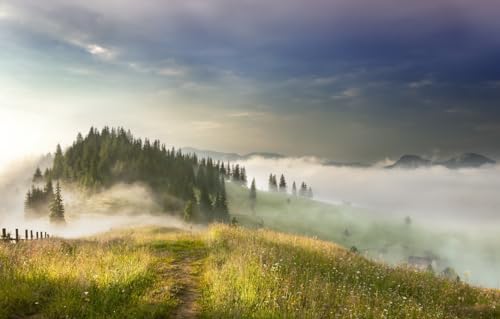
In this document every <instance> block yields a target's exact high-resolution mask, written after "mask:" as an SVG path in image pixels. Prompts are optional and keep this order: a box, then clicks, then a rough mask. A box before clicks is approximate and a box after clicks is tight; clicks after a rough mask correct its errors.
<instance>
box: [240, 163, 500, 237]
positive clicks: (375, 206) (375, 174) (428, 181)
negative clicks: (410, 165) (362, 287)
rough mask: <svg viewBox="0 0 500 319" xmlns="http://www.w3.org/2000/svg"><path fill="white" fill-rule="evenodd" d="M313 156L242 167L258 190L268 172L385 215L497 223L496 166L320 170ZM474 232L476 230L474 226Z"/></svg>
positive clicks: (499, 177) (499, 178)
mask: <svg viewBox="0 0 500 319" xmlns="http://www.w3.org/2000/svg"><path fill="white" fill-rule="evenodd" d="M322 162H323V161H322V160H321V159H318V158H315V157H308V158H285V159H278V160H274V159H262V158H252V159H250V160H248V161H245V162H242V163H241V164H242V165H244V166H245V167H246V168H247V171H248V172H249V177H250V178H253V177H255V178H256V180H257V186H258V187H259V188H260V189H267V177H268V176H269V174H270V173H276V174H281V173H284V174H285V176H286V177H287V179H288V181H289V183H291V181H293V180H295V181H296V182H302V181H305V182H306V183H307V184H308V185H311V186H312V187H313V189H314V192H315V194H316V198H318V199H320V200H324V201H330V202H335V203H341V202H350V203H353V204H354V205H358V206H360V207H365V208H367V209H369V210H372V211H376V212H378V213H380V214H383V215H386V216H405V215H411V216H414V218H415V219H418V220H422V221H426V222H433V223H436V224H439V223H440V222H443V223H445V224H444V225H448V226H452V225H450V224H449V220H450V219H452V220H453V221H454V222H453V225H454V226H461V227H468V223H472V222H473V224H471V225H470V226H471V227H482V226H484V225H486V224H488V223H491V222H500V215H498V212H497V209H496V207H500V198H499V197H498V196H497V190H498V189H500V165H497V166H487V167H486V166H485V167H483V168H479V169H460V170H450V169H447V168H444V167H441V166H436V167H432V168H425V169H416V170H390V169H384V168H383V167H381V164H382V163H383V164H386V163H391V162H393V160H390V159H385V160H384V161H383V162H382V163H379V165H376V166H374V167H370V168H355V167H335V166H325V165H323V164H322ZM478 229H479V228H478Z"/></svg>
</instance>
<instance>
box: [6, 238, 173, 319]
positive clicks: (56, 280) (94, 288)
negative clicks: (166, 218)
mask: <svg viewBox="0 0 500 319" xmlns="http://www.w3.org/2000/svg"><path fill="white" fill-rule="evenodd" d="M179 236H180V235H177V234H175V233H172V232H171V231H167V232H165V231H163V230H162V229H154V230H153V229H142V230H139V231H136V232H132V231H122V232H113V233H110V234H107V235H103V236H100V237H96V238H89V239H85V240H61V239H51V240H47V241H33V242H27V243H19V244H6V243H0V318H16V317H26V316H30V315H36V316H37V317H42V318H158V317H165V316H168V314H169V313H170V312H171V311H172V309H173V308H174V307H175V306H176V304H177V302H178V301H177V300H176V299H175V295H174V290H175V289H174V287H175V284H176V282H175V274H174V273H171V272H169V267H170V264H171V262H172V261H173V260H174V258H175V252H174V251H173V250H175V249H171V246H175V243H177V242H178V241H179V240H181V238H180V237H179Z"/></svg>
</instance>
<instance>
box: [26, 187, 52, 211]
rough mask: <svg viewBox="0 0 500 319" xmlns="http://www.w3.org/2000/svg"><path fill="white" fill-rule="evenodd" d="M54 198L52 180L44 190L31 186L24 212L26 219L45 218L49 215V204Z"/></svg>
mask: <svg viewBox="0 0 500 319" xmlns="http://www.w3.org/2000/svg"><path fill="white" fill-rule="evenodd" d="M53 197H54V189H53V186H52V180H50V179H49V180H48V181H47V183H46V184H45V187H44V188H43V189H41V188H39V187H36V186H34V185H32V186H31V189H30V190H28V192H27V193H26V199H25V201H24V212H25V215H26V217H43V216H47V215H48V213H49V204H50V203H51V201H52V199H53Z"/></svg>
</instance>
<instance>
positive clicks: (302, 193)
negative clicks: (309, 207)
mask: <svg viewBox="0 0 500 319" xmlns="http://www.w3.org/2000/svg"><path fill="white" fill-rule="evenodd" d="M299 195H300V196H303V197H306V196H307V184H306V183H304V182H302V184H301V185H300V191H299Z"/></svg>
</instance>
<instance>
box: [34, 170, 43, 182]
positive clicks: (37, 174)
mask: <svg viewBox="0 0 500 319" xmlns="http://www.w3.org/2000/svg"><path fill="white" fill-rule="evenodd" d="M42 179H43V176H42V171H41V170H40V167H37V168H36V170H35V174H34V175H33V182H35V183H36V182H39V181H41V180H42Z"/></svg>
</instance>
